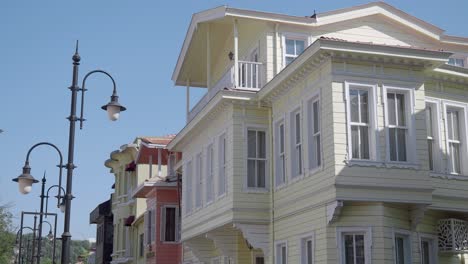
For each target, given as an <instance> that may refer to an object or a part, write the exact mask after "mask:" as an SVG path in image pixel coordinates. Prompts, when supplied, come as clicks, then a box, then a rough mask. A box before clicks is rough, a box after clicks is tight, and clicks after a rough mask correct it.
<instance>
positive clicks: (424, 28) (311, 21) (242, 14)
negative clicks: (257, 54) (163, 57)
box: [172, 2, 468, 87]
mask: <svg viewBox="0 0 468 264" xmlns="http://www.w3.org/2000/svg"><path fill="white" fill-rule="evenodd" d="M373 15H383V16H385V17H387V18H389V19H391V20H393V21H396V22H397V23H400V24H402V25H404V26H406V27H409V28H411V29H413V30H415V31H417V32H420V33H421V34H423V35H426V36H428V37H430V38H432V39H435V40H437V41H440V42H442V43H447V44H456V45H466V46H468V38H466V37H457V36H449V35H445V34H444V30H443V29H441V28H439V27H436V26H434V25H432V24H430V23H427V22H425V21H423V20H421V19H419V18H417V17H415V16H412V15H410V14H408V13H406V12H403V11H401V10H399V9H397V8H395V7H393V6H391V5H389V4H387V3H384V2H372V3H368V4H364V5H358V6H354V7H349V8H343V9H338V10H334V11H330V12H325V13H319V14H316V15H315V16H311V17H299V16H290V15H284V14H276V13H269V12H261V11H254V10H244V9H238V8H231V7H227V6H221V7H217V8H213V9H209V10H206V11H202V12H199V13H196V14H194V15H193V16H192V20H191V22H190V25H189V28H188V30H187V33H186V35H185V39H184V43H183V45H182V49H181V51H180V54H179V57H178V60H177V64H176V66H175V69H174V71H173V74H172V80H173V81H174V83H175V85H176V86H185V85H186V80H183V78H182V77H181V76H180V73H181V69H182V65H183V63H184V60H185V58H186V55H187V52H188V50H189V48H190V45H191V42H192V40H193V37H194V34H197V28H198V25H199V24H200V23H205V22H211V21H215V20H220V19H223V18H226V17H231V18H246V19H253V20H259V21H265V22H273V23H280V24H288V25H298V26H306V27H321V26H325V25H329V24H334V23H339V22H343V21H348V20H351V19H357V18H361V17H367V16H373ZM190 86H192V87H205V86H204V84H202V83H190Z"/></svg>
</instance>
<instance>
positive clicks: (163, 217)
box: [159, 205, 179, 244]
mask: <svg viewBox="0 0 468 264" xmlns="http://www.w3.org/2000/svg"><path fill="white" fill-rule="evenodd" d="M160 208H161V216H160V218H161V219H160V221H161V222H160V231H159V232H160V234H161V235H160V240H161V242H163V243H164V244H177V243H179V225H178V224H177V223H178V221H179V207H178V206H177V205H163V206H161V207H160ZM167 208H174V209H175V223H174V228H175V241H166V209H167Z"/></svg>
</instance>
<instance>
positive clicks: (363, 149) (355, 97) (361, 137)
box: [349, 88, 370, 160]
mask: <svg viewBox="0 0 468 264" xmlns="http://www.w3.org/2000/svg"><path fill="white" fill-rule="evenodd" d="M369 112H370V111H369V91H368V90H367V89H359V88H351V89H349V115H350V119H351V120H350V129H351V158H352V159H362V160H368V159H370V144H369V141H370V138H369V130H370V122H369V121H370V120H369Z"/></svg>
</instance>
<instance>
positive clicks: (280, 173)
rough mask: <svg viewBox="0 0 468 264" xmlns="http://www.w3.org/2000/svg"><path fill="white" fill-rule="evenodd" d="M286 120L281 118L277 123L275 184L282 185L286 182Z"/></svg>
mask: <svg viewBox="0 0 468 264" xmlns="http://www.w3.org/2000/svg"><path fill="white" fill-rule="evenodd" d="M284 132H285V131H284V121H283V120H281V121H279V122H278V123H277V124H276V140H275V152H276V169H275V172H276V173H275V185H276V186H280V185H282V184H284V183H286V156H285V141H284Z"/></svg>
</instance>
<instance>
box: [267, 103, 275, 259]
mask: <svg viewBox="0 0 468 264" xmlns="http://www.w3.org/2000/svg"><path fill="white" fill-rule="evenodd" d="M271 109H272V107H269V108H268V126H269V128H270V146H274V145H273V140H274V139H273V116H272V110H271ZM270 149H271V151H270V160H271V162H270V190H271V195H270V196H271V201H270V204H271V211H270V212H271V213H270V225H271V227H270V229H271V241H272V243H271V252H270V256H271V261H270V263H275V209H274V208H275V176H274V166H273V162H274V154H273V152H274V150H273V148H270ZM270 256H269V257H270Z"/></svg>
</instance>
